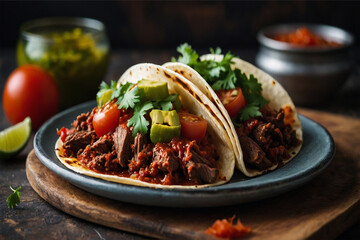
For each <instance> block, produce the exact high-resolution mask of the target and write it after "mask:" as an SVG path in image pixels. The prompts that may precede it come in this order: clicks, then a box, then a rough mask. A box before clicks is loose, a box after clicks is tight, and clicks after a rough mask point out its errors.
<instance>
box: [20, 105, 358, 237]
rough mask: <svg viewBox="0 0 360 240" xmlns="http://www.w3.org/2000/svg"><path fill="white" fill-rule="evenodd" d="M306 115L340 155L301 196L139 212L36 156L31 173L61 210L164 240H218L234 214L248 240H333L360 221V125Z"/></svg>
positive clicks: (39, 189) (141, 208)
mask: <svg viewBox="0 0 360 240" xmlns="http://www.w3.org/2000/svg"><path fill="white" fill-rule="evenodd" d="M299 112H300V113H302V114H303V115H305V116H308V117H310V118H311V119H313V120H315V121H317V122H319V123H321V124H322V125H323V126H325V127H326V128H327V129H328V130H329V131H330V133H331V134H332V136H333V138H334V140H335V145H336V155H335V158H334V160H333V162H332V163H331V164H330V166H329V167H328V168H327V169H326V170H325V171H324V172H323V173H322V174H321V175H320V176H318V177H316V178H315V179H314V180H312V181H311V182H309V183H308V184H306V185H304V186H303V187H300V188H298V189H296V190H293V191H291V192H288V193H286V194H283V195H281V196H278V197H274V198H270V199H266V200H262V201H259V202H254V203H248V204H242V205H237V206H229V207H218V208H203V209H176V208H175V209H174V208H161V207H146V206H138V205H133V204H129V203H123V202H118V201H114V200H110V199H106V198H102V197H99V196H95V195H93V194H91V193H88V192H85V191H83V190H81V189H79V188H77V187H75V186H73V185H71V184H70V183H69V182H67V181H65V180H64V179H62V178H60V177H59V176H57V175H56V174H54V173H53V172H51V171H50V170H48V169H47V168H46V167H45V166H44V165H43V164H42V163H41V162H40V161H39V160H38V159H37V157H36V155H35V153H34V151H31V152H30V154H29V156H28V158H27V162H26V173H27V177H28V180H29V182H30V184H31V186H32V187H33V189H34V190H35V191H36V192H37V193H38V194H39V195H40V196H41V197H42V198H43V199H45V200H46V201H47V202H48V203H50V204H51V205H53V206H55V207H56V208H58V209H60V210H62V211H64V212H66V213H68V214H70V215H73V216H76V217H79V218H82V219H85V220H87V221H91V222H95V223H98V224H101V225H105V226H109V227H113V228H116V229H120V230H124V231H128V232H133V233H137V234H141V235H145V236H150V237H155V238H164V239H216V238H215V237H212V236H210V235H207V234H205V230H206V229H207V228H208V227H210V226H211V225H212V223H213V222H214V221H215V220H216V219H219V218H221V219H222V218H229V217H231V216H233V215H234V214H235V215H236V216H237V217H239V218H240V219H241V221H242V222H243V223H244V224H245V225H246V226H249V227H251V229H252V233H251V235H249V236H248V238H247V239H277V240H280V239H332V238H335V237H336V236H338V235H339V234H340V233H341V232H343V231H344V230H346V229H347V228H348V227H349V226H351V225H352V224H354V223H355V222H356V221H358V220H359V216H360V204H359V199H360V120H359V119H354V118H349V117H344V116H340V115H334V114H329V113H324V112H318V111H310V110H305V109H300V110H299Z"/></svg>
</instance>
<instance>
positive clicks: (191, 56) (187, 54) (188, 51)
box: [177, 43, 199, 65]
mask: <svg viewBox="0 0 360 240" xmlns="http://www.w3.org/2000/svg"><path fill="white" fill-rule="evenodd" d="M177 51H178V52H179V53H181V54H182V56H180V57H179V58H178V59H177V61H178V62H181V63H184V64H187V65H191V64H195V63H196V62H197V61H198V58H199V55H198V54H197V53H196V52H195V51H194V50H193V49H192V48H191V46H190V45H189V44H187V43H184V44H181V45H180V46H179V47H177Z"/></svg>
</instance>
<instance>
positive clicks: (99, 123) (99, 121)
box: [93, 102, 121, 137]
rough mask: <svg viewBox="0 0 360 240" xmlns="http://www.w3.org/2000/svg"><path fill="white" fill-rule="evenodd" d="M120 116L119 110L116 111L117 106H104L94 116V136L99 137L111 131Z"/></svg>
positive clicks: (112, 104)
mask: <svg viewBox="0 0 360 240" xmlns="http://www.w3.org/2000/svg"><path fill="white" fill-rule="evenodd" d="M120 114H121V110H120V109H118V105H116V104H115V103H114V102H109V103H107V104H105V105H104V106H103V107H102V108H101V109H100V110H99V111H98V112H97V113H95V115H94V119H93V126H94V130H95V133H96V135H97V136H98V137H101V136H103V135H105V134H107V133H109V132H111V131H113V130H114V129H115V128H116V127H117V125H118V124H119V119H120Z"/></svg>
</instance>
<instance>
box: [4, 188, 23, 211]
mask: <svg viewBox="0 0 360 240" xmlns="http://www.w3.org/2000/svg"><path fill="white" fill-rule="evenodd" d="M10 189H11V190H12V191H13V193H12V194H10V195H9V197H8V198H7V199H6V202H7V204H8V207H9V208H14V207H15V206H16V205H18V204H20V195H21V193H20V190H21V186H20V187H18V188H17V189H16V190H15V189H13V188H12V187H11V186H10Z"/></svg>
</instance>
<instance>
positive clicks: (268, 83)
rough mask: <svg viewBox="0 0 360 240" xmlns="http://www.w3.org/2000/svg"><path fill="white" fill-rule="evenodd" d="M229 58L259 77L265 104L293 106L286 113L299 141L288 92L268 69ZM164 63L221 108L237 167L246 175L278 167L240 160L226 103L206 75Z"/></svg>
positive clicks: (276, 107)
mask: <svg viewBox="0 0 360 240" xmlns="http://www.w3.org/2000/svg"><path fill="white" fill-rule="evenodd" d="M223 57H224V56H223V55H216V54H207V55H204V56H202V57H201V60H215V61H221V60H222V59H223ZM232 61H233V64H232V66H231V67H232V68H233V69H240V70H241V72H243V73H245V74H246V75H247V76H248V77H249V75H250V74H252V75H254V76H255V77H256V78H257V79H258V81H259V83H261V84H262V95H263V96H264V98H266V99H267V100H269V101H270V102H269V104H268V106H269V107H270V108H271V109H274V110H277V111H278V110H279V109H281V108H290V109H291V110H292V111H291V113H290V114H291V115H292V116H288V117H289V118H291V119H293V122H292V124H291V126H292V128H293V129H294V130H295V131H296V137H297V138H298V139H299V140H301V142H302V139H303V137H302V128H301V122H300V119H299V116H298V114H297V111H296V108H295V105H294V103H293V101H292V100H291V98H290V96H289V94H288V93H287V92H286V90H285V89H284V88H283V87H282V86H281V85H280V83H278V82H277V81H276V80H275V79H274V78H272V77H271V76H270V75H268V74H267V73H265V72H263V71H262V70H260V69H258V68H256V67H255V66H253V65H252V64H250V63H248V62H246V61H243V60H241V59H239V58H233V59H232ZM163 66H164V67H166V68H169V69H171V70H173V71H175V72H177V73H178V74H181V75H183V76H184V77H185V78H187V79H188V80H190V81H191V82H192V83H194V84H195V85H196V86H197V87H198V89H199V90H200V91H202V92H203V93H204V94H205V95H206V96H207V97H208V98H209V99H210V100H211V101H212V102H213V103H214V104H215V105H216V106H217V108H218V109H219V110H220V111H221V112H222V114H223V116H224V118H225V119H226V123H227V125H228V128H230V129H231V130H230V131H227V132H228V135H229V138H230V139H231V140H232V141H233V146H234V149H235V158H236V167H237V168H238V169H239V170H240V171H241V172H242V173H244V174H245V175H246V176H248V177H254V176H258V175H261V174H263V173H265V172H267V171H271V170H274V169H276V168H277V167H278V165H275V166H272V167H271V168H269V169H266V170H263V171H260V170H257V169H252V168H249V167H246V166H245V162H244V160H243V152H242V149H241V146H240V141H239V139H238V137H237V134H236V130H235V127H234V125H233V123H232V121H231V118H230V116H229V114H228V113H227V111H226V109H225V107H224V106H223V104H222V103H221V101H220V99H219V98H218V96H217V95H216V93H215V91H214V90H213V89H212V88H211V86H210V85H209V84H208V83H207V82H206V81H205V79H204V78H203V77H202V76H201V75H200V74H199V73H198V72H197V71H195V70H194V69H193V68H191V67H189V66H188V65H186V64H182V63H178V62H169V63H165V64H164V65H163ZM301 145H302V144H299V145H298V146H296V147H294V148H293V149H290V150H289V152H290V154H291V157H290V158H289V159H287V160H285V161H283V163H284V164H286V163H287V162H289V161H290V160H292V159H293V158H294V157H295V156H296V155H297V154H298V153H299V152H300V149H301Z"/></svg>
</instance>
